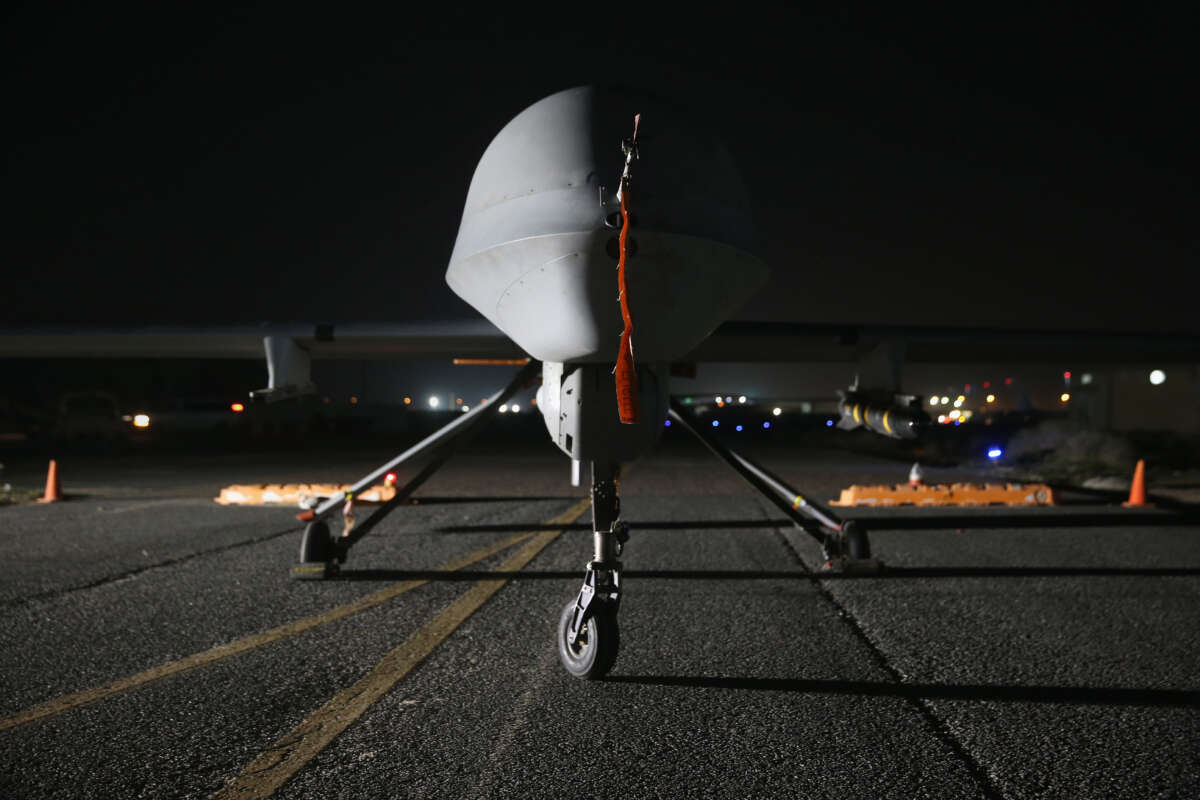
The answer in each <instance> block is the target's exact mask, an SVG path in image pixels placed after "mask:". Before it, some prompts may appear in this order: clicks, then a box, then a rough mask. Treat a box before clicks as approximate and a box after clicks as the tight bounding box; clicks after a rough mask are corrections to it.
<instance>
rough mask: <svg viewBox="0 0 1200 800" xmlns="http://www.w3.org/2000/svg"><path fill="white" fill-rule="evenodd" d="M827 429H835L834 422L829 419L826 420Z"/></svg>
mask: <svg viewBox="0 0 1200 800" xmlns="http://www.w3.org/2000/svg"><path fill="white" fill-rule="evenodd" d="M825 427H826V428H832V427H833V420H831V419H827V420H825Z"/></svg>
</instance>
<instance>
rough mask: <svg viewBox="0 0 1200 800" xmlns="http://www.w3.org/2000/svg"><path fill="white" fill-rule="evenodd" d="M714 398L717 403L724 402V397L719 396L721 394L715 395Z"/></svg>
mask: <svg viewBox="0 0 1200 800" xmlns="http://www.w3.org/2000/svg"><path fill="white" fill-rule="evenodd" d="M716 400H717V402H718V403H723V402H725V399H724V398H722V397H721V395H717V397H716Z"/></svg>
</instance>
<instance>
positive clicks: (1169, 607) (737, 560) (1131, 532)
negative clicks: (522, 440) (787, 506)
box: [0, 441, 1200, 798]
mask: <svg viewBox="0 0 1200 800" xmlns="http://www.w3.org/2000/svg"><path fill="white" fill-rule="evenodd" d="M747 452H748V453H749V454H750V455H752V456H755V457H758V458H760V459H761V461H762V462H763V463H764V464H765V465H766V466H768V467H769V468H770V469H772V470H773V471H774V472H776V473H777V474H779V475H780V476H781V477H783V478H784V479H785V480H787V481H788V482H789V483H792V484H794V485H795V486H796V487H797V488H799V489H802V490H804V491H805V492H807V493H809V494H811V495H813V496H815V497H817V498H823V499H828V498H831V497H835V496H837V492H838V490H840V489H841V488H843V487H845V486H848V485H849V484H851V483H878V482H903V481H904V480H905V479H906V477H907V473H908V465H907V464H898V463H895V462H887V461H884V460H881V459H878V458H875V457H870V456H864V455H855V454H850V453H846V452H842V451H835V450H827V451H805V450H801V449H796V448H790V447H787V446H783V445H777V444H776V445H769V446H768V445H767V444H764V443H763V442H761V441H760V442H757V443H755V444H753V445H752V446H751V447H749V448H748V449H747ZM389 455H390V453H387V452H381V453H378V454H374V453H368V452H364V451H363V450H362V449H361V448H359V449H356V450H353V451H347V452H314V453H308V454H297V453H288V454H269V453H268V454H258V455H255V456H253V457H245V456H240V457H233V456H218V455H208V456H204V457H199V456H197V457H185V456H183V455H180V454H159V455H154V454H146V455H137V456H130V457H124V458H117V459H100V458H94V459H80V460H79V461H78V462H77V463H64V464H62V465H60V470H61V471H62V474H63V480H64V491H65V492H66V493H67V494H68V496H69V497H70V499H69V500H68V501H67V502H63V503H58V504H53V505H24V506H14V507H8V508H0V542H2V543H3V545H4V552H5V554H6V559H5V560H6V564H5V567H6V568H5V570H4V572H3V577H2V578H0V606H2V607H3V608H4V612H5V613H4V615H3V621H2V622H0V688H3V692H0V754H2V755H0V796H4V797H14V798H26V797H28V798H42V797H47V798H48V797H99V796H105V797H129V798H135V797H146V798H151V797H153V798H159V797H209V796H213V795H214V794H220V796H222V797H233V796H266V795H269V796H275V797H287V798H293V797H294V798H316V797H321V798H328V797H348V798H349V797H355V798H362V797H387V798H400V797H405V798H406V797H414V798H417V797H446V798H458V797H522V798H524V797H593V796H595V797H600V796H609V797H689V798H690V797H831V798H840V797H862V798H876V797H898V798H899V797H903V798H910V797H936V798H971V797H985V798H998V797H1005V798H1033V797H1063V798H1078V797H1086V798H1106V797H1114V798H1115V797H1128V798H1158V797H1163V798H1165V797H1179V798H1183V797H1196V796H1200V678H1198V677H1197V668H1196V665H1197V664H1198V663H1200V624H1198V622H1200V524H1197V523H1196V522H1195V520H1194V519H1191V518H1187V517H1182V518H1181V517H1178V516H1176V515H1174V514H1173V513H1172V512H1170V511H1166V510H1161V509H1159V510H1150V511H1146V510H1132V509H1122V508H1120V507H1119V506H1113V505H1104V504H1100V503H1098V502H1097V501H1096V500H1095V499H1094V498H1093V499H1091V500H1089V499H1088V498H1085V497H1082V496H1080V497H1074V498H1073V497H1070V496H1068V497H1066V498H1064V499H1065V500H1067V501H1068V502H1073V504H1070V505H1064V506H1061V507H1058V508H1051V509H1034V510H1024V509H1022V510H1014V511H1009V510H1005V509H994V508H993V509H976V510H966V511H937V512H935V511H932V510H923V511H922V510H914V509H896V510H883V509H872V510H859V511H856V512H855V513H854V516H856V517H860V518H862V519H863V520H864V521H865V522H866V524H867V526H868V528H869V529H870V530H871V531H872V533H871V544H872V548H873V551H874V554H875V555H877V556H878V557H879V558H881V559H882V561H883V562H884V564H885V568H884V570H883V571H882V572H881V573H879V574H877V575H858V574H852V575H843V574H831V573H828V572H823V571H822V570H821V567H822V563H823V559H822V557H821V553H820V551H819V548H817V546H816V545H815V544H814V543H813V541H812V540H811V539H810V538H809V537H808V536H807V535H805V534H804V533H802V532H800V531H797V530H796V529H795V528H794V527H793V526H792V525H791V524H790V523H789V522H787V521H786V520H785V519H784V518H783V516H782V515H781V513H780V512H779V511H778V510H777V509H775V508H774V507H772V506H771V505H770V504H769V503H767V502H765V501H764V500H763V499H761V498H760V497H758V496H756V495H755V494H754V493H753V492H752V491H751V490H750V489H749V488H748V487H746V486H745V485H744V484H743V483H742V482H741V481H740V479H739V478H737V476H735V475H733V474H732V473H730V472H729V471H728V469H727V468H726V467H725V466H724V465H723V464H721V463H719V462H717V461H716V460H715V459H714V458H712V457H711V456H710V455H709V454H708V453H707V452H705V451H703V450H702V449H700V448H699V446H695V445H692V444H690V443H686V442H681V441H671V442H668V443H667V444H666V445H665V446H664V447H662V448H660V449H659V450H658V451H656V452H655V453H654V454H652V455H651V456H649V457H647V458H645V459H643V460H642V461H640V462H638V463H637V464H636V465H634V466H633V467H632V468H631V469H630V470H629V471H628V472H627V474H626V476H625V478H624V480H623V481H622V485H621V490H622V498H623V516H624V517H625V519H627V520H628V521H629V522H630V524H631V525H632V528H633V536H632V539H631V541H630V543H629V545H628V547H627V549H626V551H625V554H624V555H623V561H624V565H625V576H624V579H625V591H624V597H623V600H622V609H621V617H620V623H621V652H620V656H619V658H618V659H617V662H616V665H615V667H614V668H613V671H612V673H611V674H610V676H609V678H608V679H607V680H605V681H601V682H594V683H588V682H583V681H579V680H575V679H573V678H571V677H569V676H568V675H567V674H566V673H565V672H564V670H563V669H562V668H561V667H560V666H559V664H558V659H557V654H556V651H555V647H554V639H553V634H554V629H555V624H556V622H557V620H558V616H559V613H560V612H561V610H562V608H563V606H564V604H565V603H567V602H568V601H569V600H571V599H572V598H573V596H574V594H575V592H576V591H577V590H578V586H579V583H580V579H581V578H582V572H583V566H584V564H585V562H586V561H587V559H588V557H589V555H590V548H591V542H590V533H589V530H588V529H589V526H588V525H587V522H588V520H589V517H588V515H587V513H586V511H585V512H584V513H583V516H581V517H579V518H578V521H577V522H564V521H563V520H564V517H563V515H564V513H574V514H578V513H579V512H580V511H581V510H582V509H583V507H582V506H581V504H580V500H581V499H582V498H584V497H585V495H586V492H585V489H584V488H582V487H572V486H570V484H569V481H568V475H569V471H568V462H567V461H566V459H565V458H563V457H562V456H560V455H559V454H558V453H557V451H555V450H554V449H553V447H552V446H550V445H549V444H548V443H542V444H540V445H538V444H512V445H503V444H500V443H495V442H493V443H489V444H485V445H481V446H478V447H475V448H470V449H468V450H467V451H466V452H464V453H463V454H461V456H459V457H458V458H456V459H455V460H452V461H451V462H449V464H448V465H447V466H446V467H445V468H444V470H443V471H442V472H440V473H439V474H438V475H436V476H435V477H434V478H433V479H432V480H431V481H430V482H429V483H428V484H427V485H426V486H424V487H422V489H421V490H420V491H419V492H418V493H417V498H418V502H416V503H415V504H412V505H405V506H402V507H400V508H398V509H397V510H396V511H395V512H394V513H393V514H391V515H390V516H389V517H388V518H387V519H386V520H385V521H384V522H383V523H382V524H381V525H380V526H379V527H378V528H376V529H375V530H374V531H373V532H372V533H371V534H370V535H369V536H367V537H366V538H365V539H364V540H363V541H362V542H361V543H360V544H359V545H358V546H357V547H356V548H355V549H354V551H353V552H352V553H351V556H350V560H349V562H348V563H347V564H346V566H345V569H344V571H343V572H342V574H341V575H340V576H339V577H338V578H337V579H334V580H328V581H323V582H297V581H292V580H290V579H289V576H288V571H289V568H290V567H291V565H292V564H293V563H294V561H295V559H296V552H297V547H298V542H299V536H300V530H301V528H300V523H298V522H297V521H296V520H295V517H294V513H295V511H296V509H290V508H269V507H260V508H237V507H222V506H218V505H216V504H214V503H213V502H212V500H211V498H212V497H215V496H216V493H217V491H218V490H219V488H220V487H221V486H223V485H227V484H231V483H246V482H277V481H285V480H294V481H300V480H306V481H327V480H339V481H349V480H353V479H354V478H356V477H357V476H358V475H359V474H361V473H363V472H365V471H366V470H367V469H369V468H370V467H371V466H373V465H374V464H375V463H377V462H379V461H382V460H385V459H386V458H387V457H388V456H389ZM38 468H40V465H38V464H34V463H29V464H24V465H22V464H20V463H17V464H12V463H10V464H9V469H8V471H7V473H6V476H7V477H6V479H7V480H13V481H14V483H15V482H17V481H18V480H20V479H21V478H22V476H24V477H25V478H26V479H30V476H32V475H33V473H34V472H35V471H36V470H37V469H38ZM22 470H25V472H24V473H23V472H22ZM404 477H405V475H404V474H403V471H402V475H401V479H402V480H403V479H404ZM963 477H972V476H970V475H966V474H963V473H960V472H955V471H952V470H939V469H934V468H930V469H927V470H926V479H927V480H928V481H931V482H932V481H938V480H947V481H948V480H953V479H957V478H963ZM839 513H841V514H843V515H844V516H849V515H850V514H849V512H848V511H847V510H839ZM559 531H561V533H558V532H559ZM524 534H531V535H532V536H527V537H526V538H521V536H522V535H524ZM538 548H541V549H538ZM522 552H524V553H525V554H526V555H528V554H529V553H534V555H533V556H532V560H530V561H529V562H528V563H527V564H526V565H524V566H523V567H519V568H514V567H513V566H512V565H513V564H514V563H518V562H514V561H512V560H511V559H514V558H517V557H518V556H520V554H521V553H522ZM452 570H454V571H452ZM496 570H499V571H498V572H495V571H496ZM490 592H494V594H489V593H490ZM472 598H474V599H472ZM364 698H366V699H364ZM314 737H315V738H314ZM313 741H317V742H318V744H317V745H311V746H310V745H309V744H307V743H309V742H313ZM264 765H265V766H264ZM268 773H269V774H270V775H274V776H275V778H273V779H272V780H275V781H276V784H277V785H271V786H267V784H266V783H264V781H265V780H266V778H265V777H264V776H265V775H267V774H268ZM280 776H282V777H280ZM265 786H266V787H267V788H264V787H265ZM256 792H257V793H258V794H257V795H256V794H255V793H256Z"/></svg>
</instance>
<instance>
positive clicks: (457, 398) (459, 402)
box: [454, 397, 462, 406]
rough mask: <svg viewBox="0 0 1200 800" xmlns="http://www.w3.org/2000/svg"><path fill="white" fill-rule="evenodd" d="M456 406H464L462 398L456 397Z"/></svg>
mask: <svg viewBox="0 0 1200 800" xmlns="http://www.w3.org/2000/svg"><path fill="white" fill-rule="evenodd" d="M454 405H456V406H461V405H462V398H461V397H456V398H454Z"/></svg>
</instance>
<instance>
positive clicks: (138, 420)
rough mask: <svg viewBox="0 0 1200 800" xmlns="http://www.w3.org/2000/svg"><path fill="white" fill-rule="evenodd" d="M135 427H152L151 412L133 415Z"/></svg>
mask: <svg viewBox="0 0 1200 800" xmlns="http://www.w3.org/2000/svg"><path fill="white" fill-rule="evenodd" d="M133 427H135V428H149V427H150V415H149V414H134V415H133Z"/></svg>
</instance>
